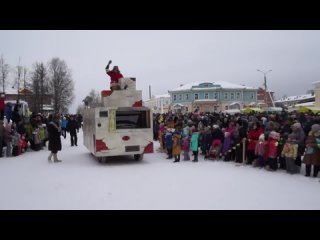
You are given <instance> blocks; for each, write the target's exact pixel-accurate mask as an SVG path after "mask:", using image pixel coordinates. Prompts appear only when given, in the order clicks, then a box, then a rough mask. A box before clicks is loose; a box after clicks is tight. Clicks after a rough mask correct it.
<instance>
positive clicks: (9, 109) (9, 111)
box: [4, 104, 12, 121]
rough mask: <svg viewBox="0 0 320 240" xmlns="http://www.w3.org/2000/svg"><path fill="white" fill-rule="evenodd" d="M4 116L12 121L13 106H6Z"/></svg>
mask: <svg viewBox="0 0 320 240" xmlns="http://www.w3.org/2000/svg"><path fill="white" fill-rule="evenodd" d="M4 115H5V116H6V118H7V120H8V121H10V119H11V117H12V106H11V105H9V104H6V106H5V108H4Z"/></svg>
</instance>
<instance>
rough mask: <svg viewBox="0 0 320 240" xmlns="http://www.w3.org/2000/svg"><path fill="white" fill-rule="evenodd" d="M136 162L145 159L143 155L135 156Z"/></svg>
mask: <svg viewBox="0 0 320 240" xmlns="http://www.w3.org/2000/svg"><path fill="white" fill-rule="evenodd" d="M133 157H134V160H136V161H141V160H142V159H143V154H135V155H133Z"/></svg>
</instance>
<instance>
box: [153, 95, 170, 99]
mask: <svg viewBox="0 0 320 240" xmlns="http://www.w3.org/2000/svg"><path fill="white" fill-rule="evenodd" d="M154 97H155V98H170V95H169V94H162V95H154Z"/></svg>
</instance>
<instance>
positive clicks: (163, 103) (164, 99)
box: [144, 94, 171, 114]
mask: <svg viewBox="0 0 320 240" xmlns="http://www.w3.org/2000/svg"><path fill="white" fill-rule="evenodd" d="M170 104H171V98H170V95H169V94H162V95H153V96H152V97H151V99H149V100H147V101H145V102H144V105H145V106H146V107H148V108H150V109H152V111H153V112H154V113H161V114H162V113H167V112H168V111H169V107H170Z"/></svg>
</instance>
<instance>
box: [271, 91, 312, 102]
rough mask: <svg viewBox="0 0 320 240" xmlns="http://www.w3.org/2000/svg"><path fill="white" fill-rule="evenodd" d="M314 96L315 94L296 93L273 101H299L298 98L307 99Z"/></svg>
mask: <svg viewBox="0 0 320 240" xmlns="http://www.w3.org/2000/svg"><path fill="white" fill-rule="evenodd" d="M313 98H315V95H312V94H311V93H310V94H303V95H297V96H289V97H285V98H280V99H279V100H277V101H275V102H278V103H280V102H290V101H299V100H307V99H313Z"/></svg>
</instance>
